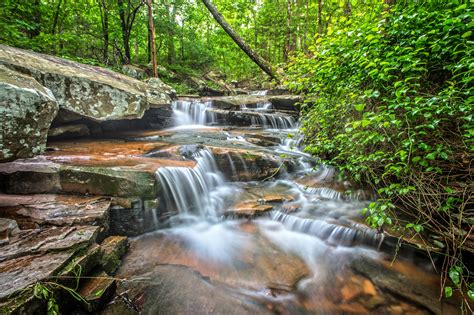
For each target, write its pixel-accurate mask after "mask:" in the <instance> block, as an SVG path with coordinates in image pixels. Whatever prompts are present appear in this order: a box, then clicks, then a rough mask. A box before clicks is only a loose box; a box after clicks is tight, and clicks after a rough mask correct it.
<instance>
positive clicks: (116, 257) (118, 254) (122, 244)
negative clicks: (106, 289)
mask: <svg viewBox="0 0 474 315" xmlns="http://www.w3.org/2000/svg"><path fill="white" fill-rule="evenodd" d="M100 248H101V250H102V259H101V264H102V268H103V269H104V270H105V271H106V272H107V273H109V274H113V273H114V272H115V270H117V268H118V266H119V265H120V262H121V261H120V258H122V256H123V255H125V253H126V252H127V248H128V239H127V238H126V237H124V236H109V237H108V238H106V239H105V240H104V241H103V242H102V243H101V244H100Z"/></svg>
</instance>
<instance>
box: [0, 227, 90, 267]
mask: <svg viewBox="0 0 474 315" xmlns="http://www.w3.org/2000/svg"><path fill="white" fill-rule="evenodd" d="M98 230H99V227H96V226H75V227H51V228H47V229H37V230H23V231H20V232H19V233H16V234H14V235H12V237H10V240H9V242H8V243H6V244H3V245H2V246H0V262H5V261H7V260H11V259H16V258H20V257H24V256H29V255H36V254H46V253H50V252H58V251H66V250H67V251H76V250H78V249H81V248H84V247H86V246H88V245H90V244H91V243H92V242H94V241H95V238H96V236H97V233H98Z"/></svg>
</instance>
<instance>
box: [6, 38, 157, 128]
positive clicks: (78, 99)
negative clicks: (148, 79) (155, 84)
mask: <svg viewBox="0 0 474 315" xmlns="http://www.w3.org/2000/svg"><path fill="white" fill-rule="evenodd" d="M0 64H3V65H5V66H6V67H8V68H10V69H13V70H16V71H18V72H22V73H26V74H29V75H31V76H32V77H33V78H35V79H36V80H37V81H38V82H39V83H40V84H42V85H43V86H45V87H47V88H49V89H51V91H52V93H53V95H54V96H55V97H56V100H57V102H58V104H59V106H60V107H61V108H63V109H66V110H68V111H70V112H73V113H76V114H79V115H81V116H83V117H86V118H89V119H92V120H96V121H106V120H120V119H132V118H140V117H142V116H143V114H144V112H145V111H146V110H147V109H148V108H149V105H150V102H149V101H148V99H147V98H148V95H147V94H148V89H149V87H148V85H147V84H146V83H144V82H141V81H138V80H136V79H133V78H130V77H128V76H125V75H123V74H119V73H116V72H113V71H111V70H108V69H104V68H99V67H95V66H90V65H84V64H80V63H77V62H73V61H69V60H65V59H62V58H57V57H53V56H48V55H43V54H39V53H34V52H31V51H26V50H21V49H17V48H13V47H8V46H4V45H0ZM154 92H155V93H156V92H157V91H156V89H154Z"/></svg>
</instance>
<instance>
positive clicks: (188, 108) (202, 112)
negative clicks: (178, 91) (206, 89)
mask: <svg viewBox="0 0 474 315" xmlns="http://www.w3.org/2000/svg"><path fill="white" fill-rule="evenodd" d="M171 108H172V109H173V116H174V119H175V124H176V125H177V126H187V125H206V124H212V123H214V122H215V121H216V117H215V114H214V113H213V112H210V111H209V110H208V109H210V108H212V101H205V102H204V101H201V100H192V101H189V100H177V101H173V102H172V103H171Z"/></svg>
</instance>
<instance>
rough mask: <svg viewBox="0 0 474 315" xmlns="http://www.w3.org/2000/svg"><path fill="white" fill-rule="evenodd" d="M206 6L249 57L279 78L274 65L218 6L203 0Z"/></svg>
mask: <svg viewBox="0 0 474 315" xmlns="http://www.w3.org/2000/svg"><path fill="white" fill-rule="evenodd" d="M202 2H203V3H204V5H205V6H206V8H207V9H208V10H209V12H211V14H212V16H213V17H214V19H215V20H216V21H217V23H219V25H220V26H221V27H222V28H223V29H224V31H225V32H226V33H227V34H228V35H229V36H230V37H231V38H232V40H233V41H234V42H235V43H236V44H237V45H238V46H239V47H240V49H242V50H243V51H244V52H245V53H246V54H247V56H249V58H250V59H251V60H252V61H253V62H255V64H257V65H258V66H259V67H260V69H262V70H263V71H264V72H265V73H266V74H268V75H269V76H270V77H272V78H277V76H276V73H275V72H274V71H273V69H272V67H271V66H270V65H269V64H268V63H267V62H266V61H265V60H264V59H263V58H262V57H260V56H259V55H258V54H257V53H256V52H254V51H253V50H252V49H251V48H250V47H249V46H248V45H247V43H246V42H245V41H244V40H243V39H242V37H240V36H239V34H237V33H236V32H235V31H234V30H233V29H232V27H231V26H230V25H229V24H228V23H227V21H226V20H225V19H224V17H223V16H222V14H220V12H219V11H218V10H217V8H216V7H215V6H214V4H212V2H211V1H210V0H202Z"/></svg>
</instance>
